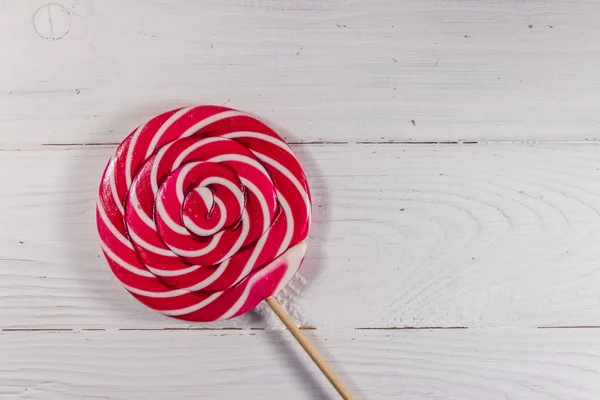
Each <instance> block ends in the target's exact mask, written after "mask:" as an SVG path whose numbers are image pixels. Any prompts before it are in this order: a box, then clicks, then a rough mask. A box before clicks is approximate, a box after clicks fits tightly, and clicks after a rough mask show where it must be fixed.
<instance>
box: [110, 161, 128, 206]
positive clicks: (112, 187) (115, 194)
mask: <svg viewBox="0 0 600 400" xmlns="http://www.w3.org/2000/svg"><path fill="white" fill-rule="evenodd" d="M108 164H109V165H110V166H109V167H108V169H107V170H106V173H107V174H108V176H109V178H108V181H109V184H110V192H111V193H112V197H113V200H114V201H115V204H116V205H117V208H118V209H119V211H120V212H121V215H125V210H124V209H123V204H122V203H121V200H120V199H119V193H118V192H117V182H116V181H115V167H116V165H115V164H114V158H111V159H110V161H109V162H108Z"/></svg>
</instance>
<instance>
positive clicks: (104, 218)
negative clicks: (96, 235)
mask: <svg viewBox="0 0 600 400" xmlns="http://www.w3.org/2000/svg"><path fill="white" fill-rule="evenodd" d="M97 207H98V213H99V214H100V218H101V219H102V222H104V225H106V226H107V227H108V230H109V231H110V233H112V234H113V235H114V236H115V237H116V238H117V239H118V240H119V242H121V243H123V244H124V245H125V246H127V247H129V248H130V249H132V250H133V245H132V244H131V241H130V240H129V239H127V238H126V237H125V236H123V234H122V233H121V232H119V231H118V230H117V228H115V226H114V225H113V224H112V222H110V219H109V218H108V215H106V211H104V207H103V206H102V199H100V198H99V199H98V203H97Z"/></svg>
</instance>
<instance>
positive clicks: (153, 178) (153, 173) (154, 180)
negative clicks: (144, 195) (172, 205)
mask: <svg viewBox="0 0 600 400" xmlns="http://www.w3.org/2000/svg"><path fill="white" fill-rule="evenodd" d="M173 143H175V142H171V143H169V144H166V145H164V146H163V147H161V148H160V150H159V151H158V153H156V157H154V161H153V162H152V168H151V169H150V186H152V193H153V194H154V196H156V193H157V192H158V176H157V175H158V167H159V165H160V162H161V161H162V158H163V156H164V155H165V153H166V152H167V150H168V149H169V148H170V147H171V145H172V144H173Z"/></svg>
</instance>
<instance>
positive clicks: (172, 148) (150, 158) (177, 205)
mask: <svg viewBox="0 0 600 400" xmlns="http://www.w3.org/2000/svg"><path fill="white" fill-rule="evenodd" d="M310 209H311V199H310V191H309V188H308V184H307V181H306V176H305V174H304V171H303V170H302V167H301V165H300V163H299V162H298V160H297V158H296V157H295V155H294V154H293V152H292V150H291V149H290V148H289V146H288V145H287V144H286V143H285V141H284V140H283V139H282V138H281V137H280V136H279V135H278V134H277V133H276V132H275V131H274V130H272V129H271V128H269V127H268V126H267V125H265V124H264V123H263V122H261V121H259V120H257V119H256V118H253V117H251V116H249V115H246V114H244V113H241V112H239V111H236V110H233V109H230V108H226V107H219V106H198V107H187V108H181V109H177V110H172V111H169V112H166V113H164V114H161V115H158V116H157V117H155V118H153V119H151V120H150V121H148V122H147V123H146V124H144V125H141V126H139V127H138V128H137V129H135V130H134V131H133V132H132V133H131V134H130V135H129V136H128V137H127V138H126V139H125V140H124V141H123V142H122V143H121V144H120V145H119V147H118V148H117V150H116V152H115V154H114V156H113V157H112V158H111V159H110V161H109V162H108V165H107V166H106V169H105V171H104V175H103V178H102V182H101V184H100V190H99V198H98V203H97V212H96V220H97V226H98V232H99V234H100V239H101V242H102V249H103V251H104V255H105V256H106V259H107V261H108V264H109V266H110V268H111V270H112V271H113V273H114V274H115V276H116V277H117V278H118V279H119V281H121V283H122V284H123V286H124V287H125V289H127V291H128V292H129V293H131V294H132V295H133V296H134V297H135V298H136V299H138V300H139V301H140V302H142V303H144V304H145V305H146V306H148V307H150V308H152V309H154V310H156V311H158V312H160V313H162V314H165V315H168V316H171V317H175V318H180V319H184V320H188V321H197V322H207V321H216V320H222V319H227V318H233V317H236V316H238V315H241V314H243V313H245V312H247V311H250V310H251V309H253V308H254V307H256V305H258V304H259V303H260V302H261V301H262V300H265V299H267V302H268V303H269V305H270V306H271V308H273V309H274V311H275V312H276V314H277V315H278V317H280V319H282V321H283V322H284V324H286V326H287V327H288V328H289V329H290V331H291V332H292V333H293V334H294V336H295V337H296V338H297V339H298V340H299V341H300V343H301V344H302V345H303V347H304V346H308V347H309V348H307V347H305V350H307V352H309V355H310V356H311V358H313V360H314V361H315V362H316V363H317V365H319V367H320V368H321V370H322V371H324V368H325V369H328V367H327V366H326V364H325V363H324V361H323V360H322V359H321V358H320V356H318V354H317V353H316V351H315V350H314V349H313V348H312V346H310V344H307V343H308V342H306V343H302V341H303V340H306V338H304V336H303V335H302V333H301V332H300V330H298V328H297V327H295V324H293V322H292V321H291V319H290V318H289V316H287V314H285V312H284V311H283V309H282V308H281V307H280V306H279V304H278V303H277V301H276V300H275V299H274V298H273V297H271V296H272V295H273V294H274V293H275V292H277V291H278V290H279V289H281V288H282V287H283V286H285V285H286V284H287V282H288V281H289V280H290V279H291V277H292V276H293V275H294V274H295V273H296V271H297V270H298V268H299V267H300V264H301V262H302V260H303V258H304V255H305V252H306V242H305V240H306V237H307V235H308V230H309V227H310ZM294 328H295V330H294ZM297 334H299V335H300V336H296V335H297ZM311 351H313V352H314V354H311V353H310V352H311ZM315 357H316V358H317V359H315ZM320 362H321V363H322V365H320V364H319V363H320ZM324 372H326V371H324ZM328 372H330V373H331V374H332V377H330V376H328V378H330V381H332V379H334V380H335V379H337V378H335V376H334V375H333V373H332V372H331V370H330V369H329V370H328ZM326 375H327V373H326ZM332 383H334V386H336V382H334V381H332ZM337 383H338V384H339V385H341V382H339V381H338V382H337ZM341 388H343V385H342V387H341ZM336 389H338V392H340V394H342V396H343V397H344V394H343V393H342V391H340V388H339V387H338V386H336ZM343 389H345V388H343ZM348 396H349V394H348ZM345 398H351V397H345Z"/></svg>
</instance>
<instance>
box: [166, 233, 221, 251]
mask: <svg viewBox="0 0 600 400" xmlns="http://www.w3.org/2000/svg"><path fill="white" fill-rule="evenodd" d="M223 233H224V232H219V233H217V234H216V235H215V236H213V237H212V238H211V240H210V243H209V244H208V246H206V247H204V248H202V249H199V250H183V249H180V248H177V247H175V246H172V245H170V244H169V243H167V246H169V248H170V249H171V251H172V252H173V253H175V254H177V255H179V256H181V257H200V256H203V255H205V254H208V253H210V252H211V251H213V250H214V249H215V247H217V245H218V244H219V240H221V236H223Z"/></svg>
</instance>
